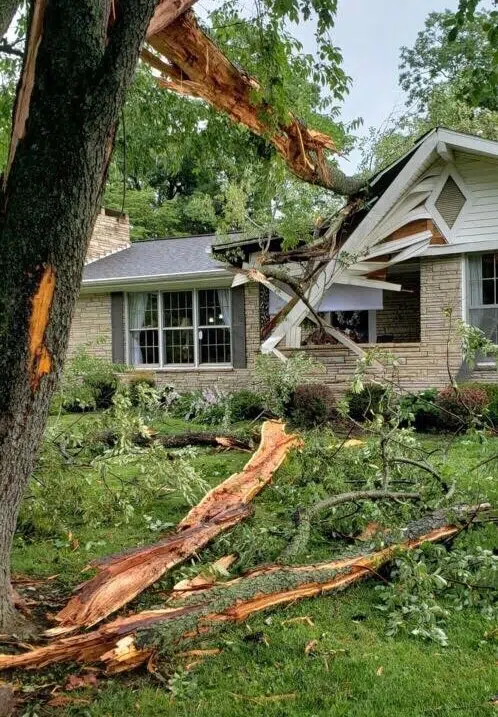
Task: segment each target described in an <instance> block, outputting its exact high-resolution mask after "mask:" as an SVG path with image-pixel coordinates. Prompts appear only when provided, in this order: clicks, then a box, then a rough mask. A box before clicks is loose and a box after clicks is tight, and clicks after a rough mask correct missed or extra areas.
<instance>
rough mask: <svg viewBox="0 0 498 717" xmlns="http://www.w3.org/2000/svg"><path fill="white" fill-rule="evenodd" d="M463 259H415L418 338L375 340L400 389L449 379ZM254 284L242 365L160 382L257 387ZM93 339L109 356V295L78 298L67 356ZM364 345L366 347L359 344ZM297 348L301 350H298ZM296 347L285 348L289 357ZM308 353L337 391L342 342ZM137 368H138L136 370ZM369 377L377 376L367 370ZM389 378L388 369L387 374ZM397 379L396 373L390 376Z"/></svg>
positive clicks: (347, 372) (348, 372)
mask: <svg viewBox="0 0 498 717" xmlns="http://www.w3.org/2000/svg"><path fill="white" fill-rule="evenodd" d="M461 271H462V262H461V257H460V256H449V257H434V258H424V259H422V260H421V262H420V315H421V332H420V342H417V343H395V344H380V345H379V347H380V348H381V349H382V350H385V351H388V352H390V353H392V354H394V355H395V356H397V358H398V363H399V369H398V374H399V383H400V385H401V386H402V387H403V388H404V389H410V390H418V389H422V388H427V387H429V386H434V387H443V386H446V385H447V384H448V382H449V377H448V372H447V366H446V355H447V345H446V343H447V337H448V335H449V327H450V320H449V318H448V316H445V314H444V312H443V310H444V309H445V308H446V307H450V308H451V309H452V311H453V318H452V323H453V326H455V325H456V322H457V320H458V319H459V318H460V317H461V302H462V294H461V286H462V275H461ZM259 301H260V297H259V287H258V285H256V284H253V283H250V284H247V285H246V287H245V306H246V351H247V368H245V369H225V370H223V369H220V370H216V369H215V370H206V369H188V370H185V371H178V370H174V371H171V370H170V371H168V370H167V369H161V370H157V371H155V372H154V374H155V378H156V381H157V383H158V384H159V385H161V384H171V385H174V386H175V387H176V388H177V389H178V390H180V391H190V390H194V389H199V388H208V387H213V386H218V387H220V388H224V389H227V390H237V389H241V388H246V387H247V388H251V387H255V385H256V377H255V374H254V364H255V360H256V357H257V355H258V352H259V346H260V338H259V331H260V329H259V327H260V311H259ZM89 342H92V343H93V345H94V348H93V349H92V351H93V352H94V353H95V354H96V355H98V356H102V357H104V358H106V359H109V360H110V359H111V355H112V344H111V299H110V295H109V294H93V295H86V296H85V295H84V296H82V297H80V299H79V301H78V304H77V308H76V312H75V317H74V321H73V326H72V330H71V338H70V354H74V351H75V349H76V347H77V346H79V345H81V344H87V343H89ZM363 347H365V348H367V347H366V346H365V345H364V346H363ZM299 350H302V349H299ZM295 351H297V349H285V353H286V354H287V355H291V354H292V353H293V352H295ZM306 351H308V352H309V353H310V354H311V355H312V356H314V357H315V358H316V359H317V360H319V361H320V362H321V363H323V364H324V366H325V369H326V372H325V373H324V374H317V375H316V376H315V377H314V379H313V380H315V381H319V382H321V381H323V382H325V383H327V384H330V385H331V386H332V388H333V389H334V390H336V392H337V394H341V393H343V392H344V391H345V390H346V389H347V388H348V386H349V383H350V381H351V378H352V376H353V373H354V370H355V366H356V355H355V354H353V353H352V352H350V351H349V350H348V349H346V348H343V347H342V346H330V345H329V346H320V347H310V348H307V349H306ZM449 358H450V367H451V371H452V372H453V374H454V375H455V376H456V374H457V373H458V370H459V368H460V366H461V363H462V355H461V349H460V345H459V342H458V341H457V339H456V338H454V337H453V338H452V339H451V340H450V343H449ZM137 371H140V369H137ZM371 375H372V376H374V375H377V376H378V373H376V372H375V371H373V370H372V371H371ZM386 375H387V377H388V378H393V371H392V369H389V370H388V371H387V372H386ZM394 378H395V379H396V380H397V377H396V376H395V377H394Z"/></svg>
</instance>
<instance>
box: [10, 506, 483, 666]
mask: <svg viewBox="0 0 498 717" xmlns="http://www.w3.org/2000/svg"><path fill="white" fill-rule="evenodd" d="M488 507H489V506H488V504H483V505H482V506H458V507H455V508H452V509H451V510H439V511H436V512H435V513H432V514H430V515H428V516H425V517H424V518H421V519H420V520H416V521H413V522H412V523H409V524H408V525H407V526H406V528H405V529H404V531H403V535H404V540H403V541H402V542H401V543H394V544H392V545H390V546H388V547H386V548H384V549H383V550H380V551H376V552H372V553H368V554H363V555H357V556H354V557H347V558H342V559H339V560H334V561H332V562H326V563H319V564H316V565H303V566H293V567H288V566H282V565H270V566H261V567H258V568H256V569H254V570H251V571H249V572H248V573H246V574H245V575H243V576H241V577H239V578H235V579H234V580H230V581H229V582H226V583H221V584H215V585H214V586H213V587H211V588H207V589H206V590H205V591H200V592H199V591H197V592H196V593H195V594H194V595H193V596H192V597H190V598H187V599H186V600H185V601H184V603H183V605H181V606H179V607H175V608H164V609H162V610H147V611H145V612H142V613H139V614H137V615H130V616H128V617H125V618H118V619H117V620H114V621H113V622H111V623H109V624H108V625H104V626H103V627H101V628H100V629H99V630H94V631H93V632H90V633H87V634H85V635H74V636H71V637H66V638H63V639H60V640H57V641H56V642H53V643H52V644H50V645H47V646H43V647H38V648H35V649H33V650H30V651H29V652H26V653H24V654H20V655H0V669H14V668H27V669H38V668H41V667H44V666H46V665H50V664H54V663H58V662H69V661H71V662H73V661H76V662H97V661H99V662H101V663H102V664H103V665H104V666H105V667H106V670H107V671H108V672H110V673H114V672H121V671H125V670H129V669H133V668H134V667H137V666H138V665H141V664H143V663H144V662H146V661H147V660H148V659H149V658H150V657H151V655H152V654H153V653H154V652H155V651H157V650H160V651H161V652H173V651H175V650H178V649H179V648H180V649H181V648H182V647H183V646H184V644H185V641H186V640H191V639H193V638H195V637H197V636H198V635H205V634H208V633H212V632H214V631H216V630H220V629H222V628H223V627H225V626H226V625H229V624H231V623H237V622H242V621H244V620H247V618H248V617H249V616H251V615H254V614H255V613H258V612H261V611H263V610H267V609H269V608H272V607H275V606H277V605H284V604H288V603H293V602H295V601H296V600H299V599H302V598H307V597H315V596H318V595H322V594H324V593H329V592H333V591H338V590H342V589H344V588H346V587H348V586H349V585H351V584H354V583H356V582H358V581H360V580H363V579H365V578H367V577H369V576H372V575H375V574H376V573H377V572H378V570H379V569H380V568H381V567H382V566H383V565H385V564H386V563H387V562H389V561H390V560H391V559H392V557H393V556H394V555H395V554H397V553H399V551H406V550H413V549H414V548H417V547H419V546H420V545H421V544H422V543H424V542H437V541H440V540H443V539H445V538H448V537H450V536H452V535H454V534H455V533H457V532H458V530H459V527H458V523H459V522H460V521H461V520H465V516H467V515H468V514H469V513H470V512H472V511H475V510H476V509H477V510H479V511H482V510H485V509H487V508H488Z"/></svg>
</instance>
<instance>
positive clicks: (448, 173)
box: [426, 164, 472, 243]
mask: <svg viewBox="0 0 498 717" xmlns="http://www.w3.org/2000/svg"><path fill="white" fill-rule="evenodd" d="M448 179H452V180H453V181H454V183H455V184H456V186H457V187H458V189H459V190H460V192H461V193H462V194H463V196H464V198H465V203H464V204H463V206H462V209H461V210H460V212H459V214H458V216H457V218H456V220H455V222H454V223H453V225H452V226H449V224H448V222H447V221H446V219H445V218H444V217H443V215H442V214H441V212H440V211H439V209H438V206H437V205H438V200H439V198H440V195H441V192H443V190H444V188H445V186H446V183H447V181H448ZM471 206H472V192H471V191H470V189H469V188H468V187H467V185H466V184H465V182H464V181H463V179H462V177H461V176H460V174H459V172H458V170H457V168H456V167H455V165H454V164H448V165H447V166H446V168H445V169H444V170H443V171H442V172H441V175H440V177H439V179H438V181H437V182H436V184H435V185H434V189H433V191H432V194H431V195H430V197H429V198H428V199H427V201H426V207H427V209H428V211H429V212H430V214H431V216H432V217H433V219H434V222H435V224H436V225H437V227H438V229H439V230H440V232H441V234H442V235H443V236H444V237H445V239H446V241H447V242H449V243H451V242H452V241H454V240H455V237H456V232H457V230H458V227H459V226H460V224H461V222H462V221H463V219H464V218H465V215H466V214H467V213H468V211H469V209H470V207H471Z"/></svg>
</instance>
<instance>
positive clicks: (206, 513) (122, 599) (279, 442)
mask: <svg viewBox="0 0 498 717" xmlns="http://www.w3.org/2000/svg"><path fill="white" fill-rule="evenodd" d="M300 444H301V441H300V439H299V438H298V437H297V436H295V435H289V434H287V433H286V432H285V425H284V424H283V423H280V422H279V421H266V422H265V423H264V424H263V427H262V429H261V443H260V445H259V448H258V450H257V451H256V453H254V455H253V456H252V457H251V459H250V460H249V462H248V463H247V464H246V466H245V467H244V469H243V470H242V471H241V472H240V473H235V474H234V475H232V476H231V477H230V478H228V479H227V480H225V481H224V482H223V483H221V484H220V485H218V486H216V488H213V490H211V491H209V493H207V494H206V495H205V496H204V498H203V499H202V500H201V502H200V503H199V504H198V505H197V506H195V507H194V508H192V510H191V511H190V512H189V513H188V514H187V515H186V516H185V518H184V519H183V520H182V521H181V522H180V523H179V524H178V526H177V529H176V531H175V532H174V533H173V534H172V535H170V536H168V537H167V538H165V539H164V540H161V541H159V542H158V543H154V544H153V545H146V546H144V547H141V548H137V549H133V550H129V551H127V552H124V553H119V554H117V555H111V556H109V557H106V558H103V559H101V560H96V561H94V562H93V563H91V567H95V568H97V570H98V573H97V575H96V576H95V577H93V578H92V579H90V580H88V581H87V582H85V583H83V585H81V586H80V587H79V589H78V594H77V595H75V596H74V597H73V598H72V599H71V600H70V601H69V602H68V604H67V605H66V606H65V607H64V609H63V610H61V611H60V612H59V613H58V614H57V615H56V618H55V619H56V621H57V622H58V623H59V626H58V627H56V628H53V629H52V630H49V631H48V635H51V636H54V635H61V634H64V633H67V632H71V631H74V630H75V629H77V628H80V627H90V626H92V625H95V624H96V623H97V622H100V621H101V620H103V619H104V618H105V617H107V616H108V615H110V614H112V613H113V612H115V611H116V610H118V609H119V608H121V607H123V605H126V604H127V603H128V602H130V600H133V598H134V597H135V596H136V595H138V594H139V593H141V592H142V591H143V590H145V589H146V588H147V587H149V586H150V585H152V584H153V583H154V582H156V581H157V580H159V578H160V577H161V576H162V575H164V573H165V572H166V571H167V570H169V569H171V568H172V567H173V566H175V565H178V563H181V562H183V561H184V560H186V559H187V558H189V557H191V556H192V555H194V554H195V553H196V552H197V551H198V550H199V549H200V548H202V547H203V546H205V545H206V544H207V543H208V542H209V541H211V540H212V539H213V538H214V537H216V536H217V535H219V534H220V533H221V532H222V531H224V530H227V529H228V528H231V527H232V526H233V525H235V524H236V523H238V522H240V521H241V520H243V519H244V518H246V517H247V516H248V515H250V514H251V508H250V506H249V505H248V503H249V502H250V501H251V500H252V499H253V498H254V496H255V495H257V494H258V493H259V492H260V491H261V490H262V489H263V488H264V487H265V485H267V484H268V483H269V482H270V481H271V479H272V476H273V474H274V473H275V471H276V470H277V469H278V468H279V466H280V465H281V464H282V462H283V461H284V459H285V457H286V455H287V453H288V452H289V450H290V449H291V448H293V447H294V446H299V445H300Z"/></svg>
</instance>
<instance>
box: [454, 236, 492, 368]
mask: <svg viewBox="0 0 498 717" xmlns="http://www.w3.org/2000/svg"><path fill="white" fill-rule="evenodd" d="M486 254H492V255H493V256H496V254H498V250H496V251H493V250H491V251H482V252H476V253H472V254H467V255H466V256H465V257H464V265H463V266H464V274H463V277H462V279H463V280H462V286H463V290H462V294H463V295H464V297H465V299H464V301H465V304H464V310H463V316H464V320H465V322H466V323H469V324H470V312H471V311H472V309H480V310H486V309H495V310H496V309H498V294H497V292H496V286H495V300H496V302H495V303H494V304H478V305H477V306H471V304H470V296H471V292H470V291H467V281H468V277H469V276H470V270H469V261H470V258H471V257H473V258H475V257H476V256H478V257H479V259H481V261H482V257H483V256H486ZM494 271H495V273H494V277H493V281H494V282H495V285H496V281H497V279H498V270H497V266H496V260H495V268H494ZM483 281H485V279H484V278H481V283H482V282H483ZM471 325H473V324H471ZM496 363H497V362H496V359H495V358H487V357H483V358H478V359H477V361H476V366H477V367H479V366H496Z"/></svg>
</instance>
